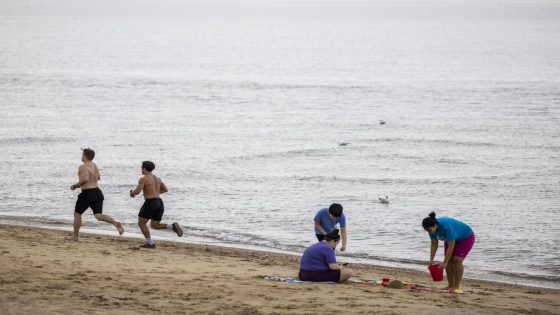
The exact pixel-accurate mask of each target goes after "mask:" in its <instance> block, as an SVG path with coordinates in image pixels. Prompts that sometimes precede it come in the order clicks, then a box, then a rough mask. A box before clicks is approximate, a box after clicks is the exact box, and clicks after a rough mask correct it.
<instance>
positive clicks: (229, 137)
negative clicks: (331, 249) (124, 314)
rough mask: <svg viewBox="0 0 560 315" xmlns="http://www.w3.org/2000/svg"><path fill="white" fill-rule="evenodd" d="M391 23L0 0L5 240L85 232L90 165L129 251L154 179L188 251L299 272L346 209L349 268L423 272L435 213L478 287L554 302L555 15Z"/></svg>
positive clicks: (415, 6)
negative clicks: (146, 179) (318, 222)
mask: <svg viewBox="0 0 560 315" xmlns="http://www.w3.org/2000/svg"><path fill="white" fill-rule="evenodd" d="M391 3H392V4H390V2H347V1H344V2H342V1H341V2H319V1H309V2H277V1H264V2H234V1H228V2H222V3H220V2H202V1H201V2H175V1H157V2H153V1H147V0H138V1H120V2H118V3H116V2H115V1H85V0H84V1H53V0H44V1H42V0H41V1H39V0H37V1H32V0H23V1H20V0H18V1H6V0H2V1H0V178H2V181H1V183H0V191H1V192H2V193H1V194H0V201H1V202H0V221H2V222H10V223H19V224H30V225H52V226H67V227H70V226H71V222H72V212H73V206H74V202H75V199H76V196H77V192H71V191H70V190H69V189H68V186H69V185H70V184H72V183H74V182H75V181H76V171H77V167H78V166H79V165H80V154H81V152H80V148H81V147H84V146H90V147H92V148H94V149H95V150H96V151H97V155H96V158H95V161H96V162H97V163H98V165H99V166H100V169H101V173H102V174H101V176H102V181H101V183H100V187H101V189H102V190H103V192H104V194H105V198H106V199H105V210H104V211H105V213H107V214H110V215H112V216H114V217H115V218H116V219H118V220H122V221H123V222H125V223H126V225H127V228H128V230H129V231H131V232H136V233H137V232H138V230H137V227H135V225H134V224H135V222H136V216H137V213H138V209H139V207H140V206H141V203H142V200H141V198H137V199H131V198H129V197H128V191H129V190H130V189H132V188H133V187H134V185H135V183H136V182H137V180H138V177H139V176H140V172H139V168H140V163H141V161H142V160H145V159H150V160H153V161H154V162H155V163H156V166H157V167H156V171H155V173H157V174H158V175H160V176H161V177H162V178H163V179H164V180H165V181H166V183H167V185H168V186H169V188H170V192H169V193H168V194H166V195H164V196H163V198H164V201H165V204H166V213H165V216H164V221H165V222H171V221H179V222H181V223H182V224H183V225H185V226H186V230H187V233H188V235H189V236H190V237H196V238H202V239H206V240H208V242H216V241H219V242H226V243H229V244H233V245H234V246H235V245H238V246H247V245H251V246H260V247H262V248H267V249H276V250H287V251H291V252H301V251H302V250H303V249H304V248H305V247H306V246H308V245H310V244H311V243H312V242H313V241H314V233H313V228H312V225H313V222H312V219H313V215H314V214H315V212H316V211H317V210H318V209H319V208H321V207H326V206H328V205H329V204H330V203H332V202H340V203H341V204H342V205H343V206H344V209H345V212H346V214H347V217H348V230H349V244H348V251H347V252H346V253H341V254H339V256H341V258H342V259H350V258H351V257H354V258H356V259H358V258H359V259H362V260H364V261H367V262H371V263H381V264H386V265H398V266H407V267H410V268H419V269H422V270H424V268H425V267H424V265H425V263H426V261H427V259H428V258H429V240H428V236H427V234H426V233H425V232H424V231H423V230H422V228H421V226H420V222H421V220H422V219H423V218H424V217H425V216H426V215H427V214H428V213H429V212H430V211H431V210H435V211H436V212H437V213H438V215H440V216H452V217H456V218H458V219H460V220H463V221H465V222H467V223H468V224H470V225H471V226H472V227H473V229H474V230H475V232H476V235H477V243H476V245H475V247H474V249H473V251H472V252H471V254H470V255H469V257H468V259H467V260H466V276H467V277H478V278H485V279H493V280H501V281H508V282H514V283H523V284H532V285H540V286H549V287H556V288H560V245H559V241H558V240H559V239H560V227H558V222H560V206H559V204H558V200H559V199H560V40H559V38H560V37H559V36H558V35H559V34H560V3H559V2H557V1H507V2H506V1H498V0H493V1H490V2H488V1H475V2H468V3H463V2H460V1H452V2H449V1H435V2H434V1H430V2H423V1H408V2H407V1H402V2H398V3H397V4H395V3H393V2H391ZM379 120H385V121H387V123H386V124H385V125H380V124H379ZM341 143H348V145H346V146H340V144H341ZM385 195H389V196H390V199H391V203H390V204H389V205H382V204H379V203H378V202H377V197H379V196H385ZM85 227H87V228H93V229H97V230H102V231H103V230H107V231H108V232H109V231H110V233H114V231H113V230H112V227H110V226H107V225H103V224H99V223H98V222H96V221H95V220H94V219H93V216H92V215H91V212H88V213H87V215H86V216H85ZM160 235H166V234H165V233H163V234H162V233H160ZM440 253H441V252H440ZM343 256H347V257H343Z"/></svg>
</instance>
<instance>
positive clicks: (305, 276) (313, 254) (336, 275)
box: [298, 229, 352, 282]
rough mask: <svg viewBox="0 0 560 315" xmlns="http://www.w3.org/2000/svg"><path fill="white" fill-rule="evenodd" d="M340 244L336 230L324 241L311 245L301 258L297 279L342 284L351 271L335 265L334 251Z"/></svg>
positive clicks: (328, 234)
mask: <svg viewBox="0 0 560 315" xmlns="http://www.w3.org/2000/svg"><path fill="white" fill-rule="evenodd" d="M339 242H340V235H338V230H337V229H334V230H333V231H332V232H330V233H327V234H326V235H325V239H324V240H322V241H320V242H318V243H315V244H313V245H311V246H310V247H308V248H307V249H306V250H305V251H304V252H303V256H302V257H301V263H300V269H299V274H298V277H299V279H300V280H302V281H315V282H344V281H346V280H348V279H350V277H352V271H351V270H349V269H346V268H344V267H342V266H340V265H338V264H337V263H336V255H335V253H334V250H335V248H336V246H337V245H338V243H339Z"/></svg>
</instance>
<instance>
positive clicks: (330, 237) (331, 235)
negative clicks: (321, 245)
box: [325, 229, 340, 241]
mask: <svg viewBox="0 0 560 315" xmlns="http://www.w3.org/2000/svg"><path fill="white" fill-rule="evenodd" d="M339 239H340V235H338V229H334V230H333V231H332V232H330V233H327V235H325V240H327V241H338V240H339Z"/></svg>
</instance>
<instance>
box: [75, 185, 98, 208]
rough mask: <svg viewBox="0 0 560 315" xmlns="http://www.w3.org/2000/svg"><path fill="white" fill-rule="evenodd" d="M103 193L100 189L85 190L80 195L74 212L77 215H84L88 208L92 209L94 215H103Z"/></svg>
mask: <svg viewBox="0 0 560 315" xmlns="http://www.w3.org/2000/svg"><path fill="white" fill-rule="evenodd" d="M104 199H105V197H103V193H102V192H101V189H99V187H96V188H91V189H84V190H82V192H81V193H80V194H79V195H78V200H76V207H75V208H74V211H76V213H79V214H82V213H84V212H85V211H86V210H87V208H91V210H93V213H94V214H98V213H99V214H101V213H103V200H104Z"/></svg>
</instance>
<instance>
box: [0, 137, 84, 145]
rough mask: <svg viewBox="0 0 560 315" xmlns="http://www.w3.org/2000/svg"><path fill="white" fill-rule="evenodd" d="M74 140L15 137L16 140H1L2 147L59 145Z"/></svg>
mask: <svg viewBox="0 0 560 315" xmlns="http://www.w3.org/2000/svg"><path fill="white" fill-rule="evenodd" d="M72 141H74V139H71V138H61V137H14V138H4V139H0V145H20V144H24V145H27V144H37V143H40V144H46V143H50V144H52V143H58V142H72Z"/></svg>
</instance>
